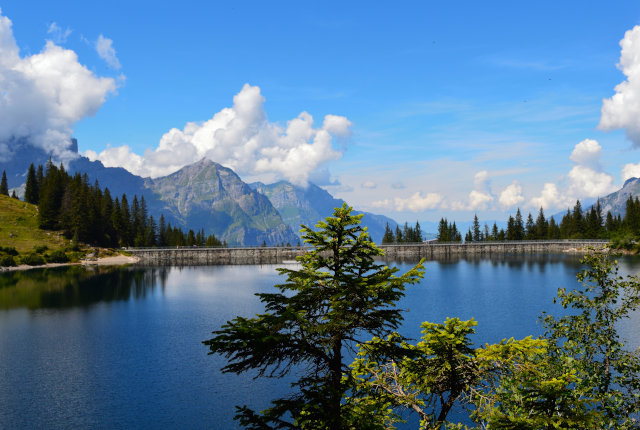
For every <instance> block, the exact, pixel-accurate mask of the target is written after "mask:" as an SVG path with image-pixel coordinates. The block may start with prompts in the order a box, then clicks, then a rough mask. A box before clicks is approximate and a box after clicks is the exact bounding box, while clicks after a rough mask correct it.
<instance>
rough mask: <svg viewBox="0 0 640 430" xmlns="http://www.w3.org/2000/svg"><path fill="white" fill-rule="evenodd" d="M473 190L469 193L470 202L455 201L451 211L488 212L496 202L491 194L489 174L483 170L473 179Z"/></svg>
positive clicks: (452, 203)
mask: <svg viewBox="0 0 640 430" xmlns="http://www.w3.org/2000/svg"><path fill="white" fill-rule="evenodd" d="M473 188H474V189H473V190H472V191H471V192H470V193H469V200H468V202H466V203H465V202H461V201H453V202H451V209H453V210H456V211H466V210H470V211H472V210H487V209H488V208H489V207H490V205H491V203H492V202H493V201H494V200H495V197H494V196H493V193H492V192H491V179H490V175H489V172H487V171H486V170H481V171H479V172H478V173H476V174H475V175H474V177H473Z"/></svg>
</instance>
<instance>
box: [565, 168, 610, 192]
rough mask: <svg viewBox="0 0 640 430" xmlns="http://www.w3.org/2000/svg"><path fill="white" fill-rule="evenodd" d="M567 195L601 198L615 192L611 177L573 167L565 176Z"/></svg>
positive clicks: (592, 170) (589, 169)
mask: <svg viewBox="0 0 640 430" xmlns="http://www.w3.org/2000/svg"><path fill="white" fill-rule="evenodd" d="M567 178H568V180H569V195H573V196H576V197H577V198H580V197H603V196H606V195H607V194H609V193H611V192H613V191H615V189H616V187H615V186H614V185H613V176H611V175H609V174H608V173H605V172H598V171H596V170H594V169H591V168H589V167H586V166H575V167H574V168H573V169H571V171H570V172H569V174H568V175H567Z"/></svg>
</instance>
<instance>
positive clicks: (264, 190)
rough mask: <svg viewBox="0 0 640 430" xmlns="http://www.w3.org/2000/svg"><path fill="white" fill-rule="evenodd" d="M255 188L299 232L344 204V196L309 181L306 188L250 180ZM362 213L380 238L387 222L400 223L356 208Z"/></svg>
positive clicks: (373, 233) (366, 223) (375, 235)
mask: <svg viewBox="0 0 640 430" xmlns="http://www.w3.org/2000/svg"><path fill="white" fill-rule="evenodd" d="M250 186H251V187H252V188H254V189H255V190H257V191H258V192H259V193H261V194H263V195H265V196H266V197H267V198H268V199H269V200H270V201H271V204H273V206H274V207H275V208H276V209H277V210H278V212H279V213H280V216H281V217H282V220H283V221H284V222H285V224H287V225H288V226H289V227H291V229H292V230H293V231H295V232H298V233H299V229H300V225H301V224H304V225H306V226H307V227H311V228H313V227H314V226H315V225H316V223H317V222H318V221H319V220H320V219H323V218H325V217H327V216H328V215H331V214H332V213H333V208H335V207H338V206H342V204H343V203H344V200H341V199H336V198H335V197H333V196H332V195H331V194H329V193H328V192H327V191H325V190H323V189H322V188H320V187H319V186H317V185H314V184H311V183H310V184H309V185H308V186H307V187H306V188H305V187H300V186H296V185H293V184H291V183H289V182H286V181H280V182H276V183H275V184H271V185H265V184H263V183H261V182H254V183H252V184H250ZM355 213H357V214H362V215H363V216H362V224H363V225H365V226H366V227H367V229H368V231H369V234H370V235H371V237H372V238H373V240H374V241H376V242H381V241H382V236H384V230H385V226H386V224H387V223H389V226H390V227H391V228H392V229H395V228H396V226H397V225H398V224H397V223H396V222H395V221H394V220H393V219H391V218H389V217H386V216H384V215H375V214H372V213H369V212H359V211H355Z"/></svg>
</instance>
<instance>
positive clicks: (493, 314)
mask: <svg viewBox="0 0 640 430" xmlns="http://www.w3.org/2000/svg"><path fill="white" fill-rule="evenodd" d="M390 264H393V265H396V266H398V267H399V268H400V269H401V271H406V270H407V269H408V268H410V267H411V266H412V265H413V263H393V262H390ZM276 267H281V266H278V265H262V266H213V267H186V268H177V267H172V268H163V269H159V268H158V269H152V268H131V267H130V268H119V269H115V270H113V269H111V270H107V269H96V270H94V271H83V270H81V269H79V268H59V269H55V270H46V271H45V270H33V271H28V272H22V273H17V272H13V273H4V274H0V428H1V429H5V428H6V429H14V428H17V429H23V428H24V429H32V428H49V429H68V428H127V429H132V428H156V429H161V428H193V429H200V428H218V429H227V428H229V429H231V428H236V427H237V426H236V423H235V422H234V421H233V419H232V418H233V414H234V405H242V404H247V405H249V406H250V407H252V408H255V409H260V408H262V407H264V406H267V404H268V403H269V400H270V399H272V398H274V397H276V396H279V395H283V394H284V393H286V392H287V390H288V381H287V380H270V379H257V380H254V379H253V378H252V375H240V376H238V375H225V374H222V373H220V371H219V369H220V368H221V367H222V366H223V365H224V359H223V358H221V357H218V356H210V355H208V354H207V353H208V348H207V347H206V346H204V345H202V343H201V342H202V341H203V340H205V339H209V338H210V337H211V336H210V334H211V331H212V330H214V329H217V328H219V327H220V326H221V325H222V324H223V323H224V322H225V321H227V320H229V319H232V318H234V317H235V316H237V315H243V316H251V315H253V314H255V313H257V312H260V311H262V307H261V304H260V302H259V301H258V299H257V298H256V297H255V296H254V293H256V292H266V291H272V286H273V285H274V284H277V283H278V282H281V281H283V279H282V278H280V277H279V276H278V274H277V272H276V270H275V269H276ZM579 269H580V265H579V262H578V259H577V258H575V257H571V256H553V255H545V256H528V257H523V256H505V257H503V258H500V259H494V260H485V259H479V260H464V259H462V260H454V261H429V262H427V263H426V275H425V278H424V280H423V281H422V282H421V283H420V284H418V285H414V286H410V287H408V289H407V291H406V296H405V298H404V299H403V300H402V301H401V302H400V303H399V306H400V307H401V308H403V309H406V310H407V312H406V313H405V321H404V324H403V326H402V328H401V332H402V333H403V334H405V335H407V336H411V337H413V338H418V337H419V335H420V323H421V322H422V321H425V320H429V321H433V322H442V321H443V320H444V319H445V318H446V317H448V316H449V317H454V316H457V317H460V318H462V319H468V318H472V317H473V318H475V319H476V320H478V327H477V335H476V337H475V341H476V344H481V343H484V342H495V341H499V340H500V339H503V338H509V337H515V338H521V337H524V336H527V335H530V334H533V335H537V334H540V333H542V327H541V326H540V324H539V323H538V316H539V315H540V312H541V311H542V310H547V311H550V312H554V313H557V312H560V309H559V306H556V305H553V303H552V301H553V297H554V296H555V294H556V290H557V288H558V287H561V286H562V287H569V288H571V287H572V286H575V285H576V280H575V274H576V272H577V271H578V270H579ZM621 269H622V270H621V271H622V272H623V273H638V272H640V260H638V259H632V258H625V259H622V260H621ZM556 311H557V312H556ZM639 328H640V316H639V315H634V316H633V317H632V318H631V319H630V320H629V321H628V322H627V323H625V325H624V326H623V327H621V329H622V331H623V332H624V333H625V334H626V335H627V336H628V337H630V338H632V342H631V343H632V344H634V345H635V346H638V343H640V342H639V338H640V337H639V336H638V332H639V330H638V329H639Z"/></svg>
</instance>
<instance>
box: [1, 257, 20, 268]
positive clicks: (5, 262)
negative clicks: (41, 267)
mask: <svg viewBox="0 0 640 430" xmlns="http://www.w3.org/2000/svg"><path fill="white" fill-rule="evenodd" d="M15 265H16V261H15V260H14V258H13V256H11V255H7V254H0V267H13V266H15Z"/></svg>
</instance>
